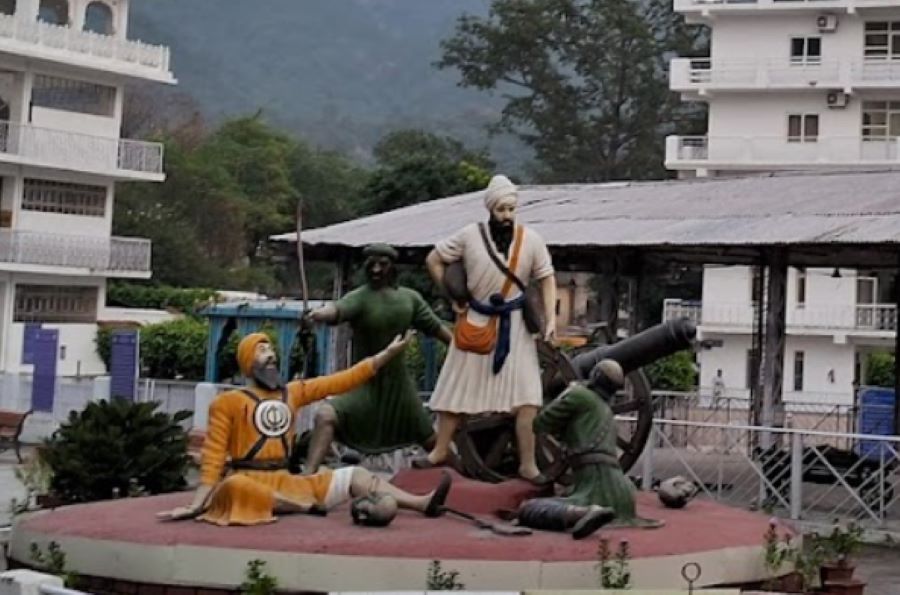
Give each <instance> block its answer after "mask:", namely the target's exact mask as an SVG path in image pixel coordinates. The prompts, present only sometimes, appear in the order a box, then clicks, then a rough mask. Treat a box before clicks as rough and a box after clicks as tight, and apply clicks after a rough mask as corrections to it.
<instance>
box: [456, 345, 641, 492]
mask: <svg viewBox="0 0 900 595" xmlns="http://www.w3.org/2000/svg"><path fill="white" fill-rule="evenodd" d="M538 361H539V363H540V367H541V385H542V388H543V391H544V403H548V402H550V401H552V400H553V399H555V398H556V397H558V396H559V395H560V393H562V391H563V390H565V388H566V386H568V384H569V383H570V382H572V381H574V380H577V379H578V378H577V374H576V372H575V369H574V367H573V366H572V362H571V361H570V360H569V358H568V357H567V356H566V354H564V353H563V352H562V351H560V350H559V349H556V348H553V347H551V346H550V345H547V344H545V343H543V342H539V343H538ZM611 405H612V409H613V413H615V414H616V415H620V416H625V417H628V418H630V419H629V420H628V421H624V422H623V421H620V422H618V423H617V424H616V426H617V430H618V437H617V444H618V447H619V464H620V465H621V466H622V470H623V471H628V470H629V469H631V467H632V466H633V465H634V463H635V462H636V461H637V460H638V458H639V457H640V455H641V452H642V451H643V450H644V446H645V445H646V444H647V439H648V438H649V436H650V429H651V428H652V426H653V399H652V396H651V394H650V383H649V382H648V381H647V377H646V376H645V375H644V374H643V372H641V371H640V370H637V371H635V372H632V373H631V374H629V375H628V378H627V381H626V385H625V389H624V391H622V392H621V393H620V394H619V395H617V396H616V398H615V400H614V401H613V403H612V404H611ZM454 441H455V444H456V448H457V451H458V452H459V455H460V458H461V464H462V468H463V469H462V471H463V472H464V473H465V474H466V475H467V476H469V477H472V478H474V479H479V480H481V481H489V482H493V483H497V482H501V481H505V480H507V479H510V478H513V477H515V476H516V475H517V473H518V454H517V452H516V431H515V418H514V417H513V416H512V415H508V414H492V415H486V416H480V417H472V418H469V419H468V420H466V421H465V422H463V424H462V425H461V427H460V429H459V430H458V431H457V433H456V436H455V438H454ZM535 446H536V455H537V463H538V467H539V468H540V469H541V471H543V472H544V473H550V474H555V472H557V471H559V467H560V464H561V463H562V461H561V458H562V448H561V447H560V445H559V443H558V442H557V441H556V439H555V438H553V437H552V436H543V435H540V436H538V437H537V443H536V445H535Z"/></svg>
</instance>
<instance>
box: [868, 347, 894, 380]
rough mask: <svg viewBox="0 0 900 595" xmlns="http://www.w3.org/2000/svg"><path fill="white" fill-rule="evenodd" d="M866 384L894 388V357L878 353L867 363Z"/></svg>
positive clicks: (885, 352)
mask: <svg viewBox="0 0 900 595" xmlns="http://www.w3.org/2000/svg"><path fill="white" fill-rule="evenodd" d="M866 384H868V385H869V386H883V387H886V388H894V355H893V354H892V353H888V352H887V351H876V352H874V353H872V354H871V355H870V356H869V360H868V362H866Z"/></svg>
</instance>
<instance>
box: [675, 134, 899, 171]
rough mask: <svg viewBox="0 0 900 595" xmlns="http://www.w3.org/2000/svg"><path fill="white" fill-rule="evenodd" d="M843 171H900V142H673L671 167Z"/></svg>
mask: <svg viewBox="0 0 900 595" xmlns="http://www.w3.org/2000/svg"><path fill="white" fill-rule="evenodd" d="M834 165H841V166H854V165H857V166H890V167H900V140H898V139H897V138H893V137H891V138H872V139H865V140H864V139H863V138H862V137H860V136H855V137H854V136H830V137H817V138H805V139H803V138H791V139H789V138H788V137H784V136H772V137H766V136H757V137H737V136H732V137H726V136H715V137H706V136H670V137H668V138H666V166H667V167H670V168H672V169H678V168H693V167H718V168H736V169H740V168H747V169H753V168H759V167H765V168H767V169H797V168H807V167H809V168H815V167H828V166H834Z"/></svg>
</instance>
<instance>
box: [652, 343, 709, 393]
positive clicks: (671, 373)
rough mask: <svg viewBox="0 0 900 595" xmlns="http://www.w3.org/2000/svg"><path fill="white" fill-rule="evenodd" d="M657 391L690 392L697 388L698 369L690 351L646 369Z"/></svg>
mask: <svg viewBox="0 0 900 595" xmlns="http://www.w3.org/2000/svg"><path fill="white" fill-rule="evenodd" d="M644 372H646V373H647V379H648V380H649V381H650V386H652V387H653V388H654V389H657V390H677V391H689V390H693V389H695V388H696V387H697V369H696V367H695V366H694V356H693V354H692V353H691V352H690V351H679V352H677V353H673V354H672V355H670V356H667V357H664V358H662V359H661V360H658V361H655V362H653V363H652V364H650V365H649V366H646V367H645V368H644Z"/></svg>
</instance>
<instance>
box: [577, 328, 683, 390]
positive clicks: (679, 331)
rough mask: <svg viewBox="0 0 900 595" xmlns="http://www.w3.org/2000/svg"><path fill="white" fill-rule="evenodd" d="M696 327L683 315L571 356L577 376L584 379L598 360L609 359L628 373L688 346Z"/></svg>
mask: <svg viewBox="0 0 900 595" xmlns="http://www.w3.org/2000/svg"><path fill="white" fill-rule="evenodd" d="M696 336H697V327H696V326H694V323H693V322H691V321H690V320H689V319H687V318H681V319H678V320H670V321H668V322H664V323H662V324H657V325H656V326H653V327H650V328H648V329H647V330H645V331H641V332H639V333H638V334H636V335H634V336H633V337H628V338H627V339H623V340H621V341H619V342H618V343H613V344H611V345H601V346H600V347H597V348H596V349H592V350H591V351H587V352H585V353H582V354H580V355H577V356H575V357H574V358H572V366H573V367H574V368H575V372H576V373H577V374H578V377H579V378H587V377H588V375H589V374H590V373H591V370H592V369H593V368H594V366H595V365H597V362H599V361H600V360H602V359H612V360H615V361H617V362H618V363H619V365H621V366H622V370H623V371H624V372H625V373H626V374H628V373H629V372H633V371H634V370H637V369H638V368H640V367H642V366H646V365H647V364H650V363H653V362H655V361H656V360H658V359H660V358H663V357H666V356H667V355H671V354H673V353H675V352H676V351H681V350H682V349H687V348H688V347H690V345H691V342H692V341H693V340H694V337H696Z"/></svg>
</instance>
